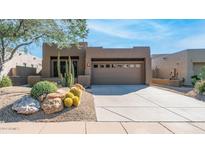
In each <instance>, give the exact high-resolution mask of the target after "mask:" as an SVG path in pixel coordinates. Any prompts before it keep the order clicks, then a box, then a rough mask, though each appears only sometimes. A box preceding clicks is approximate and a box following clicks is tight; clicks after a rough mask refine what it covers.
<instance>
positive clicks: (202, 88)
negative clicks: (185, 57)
mask: <svg viewBox="0 0 205 154" xmlns="http://www.w3.org/2000/svg"><path fill="white" fill-rule="evenodd" d="M195 90H196V91H197V92H198V93H203V92H205V80H202V81H197V82H196V84H195Z"/></svg>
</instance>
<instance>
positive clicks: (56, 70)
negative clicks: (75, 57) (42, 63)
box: [53, 61, 78, 78]
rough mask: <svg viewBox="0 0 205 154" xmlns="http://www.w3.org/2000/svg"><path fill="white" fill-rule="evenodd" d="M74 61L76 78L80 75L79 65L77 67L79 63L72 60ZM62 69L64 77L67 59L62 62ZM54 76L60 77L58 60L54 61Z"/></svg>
mask: <svg viewBox="0 0 205 154" xmlns="http://www.w3.org/2000/svg"><path fill="white" fill-rule="evenodd" d="M72 62H73V66H74V76H75V78H76V77H77V75H78V67H77V66H78V65H77V61H72ZM60 71H61V73H62V75H63V77H64V76H65V73H66V62H65V61H61V62H60ZM53 77H58V69H57V61H53Z"/></svg>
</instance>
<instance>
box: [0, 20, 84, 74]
mask: <svg viewBox="0 0 205 154" xmlns="http://www.w3.org/2000/svg"><path fill="white" fill-rule="evenodd" d="M87 34H88V29H87V25H86V20H83V19H63V20H60V19H59V20H51V19H46V20H44V19H41V20H36V19H15V20H13V19H1V20H0V71H1V69H2V66H3V64H4V63H6V62H7V61H9V60H10V59H12V57H13V56H14V54H15V53H16V52H17V51H18V50H19V49H20V48H25V47H28V45H30V44H32V43H35V44H38V45H39V43H42V42H46V43H48V44H56V45H57V46H58V48H63V47H68V46H69V45H70V44H77V42H78V41H79V40H81V39H84V38H86V36H87Z"/></svg>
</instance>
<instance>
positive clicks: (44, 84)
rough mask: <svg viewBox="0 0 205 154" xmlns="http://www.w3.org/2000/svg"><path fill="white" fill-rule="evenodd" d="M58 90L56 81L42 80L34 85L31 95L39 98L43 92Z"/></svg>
mask: <svg viewBox="0 0 205 154" xmlns="http://www.w3.org/2000/svg"><path fill="white" fill-rule="evenodd" d="M56 91H57V86H56V84H55V83H53V82H49V81H40V82H38V83H36V84H35V85H34V86H33V87H32V89H31V96H32V97H34V98H36V99H37V98H38V97H39V96H41V95H43V94H49V93H52V92H56Z"/></svg>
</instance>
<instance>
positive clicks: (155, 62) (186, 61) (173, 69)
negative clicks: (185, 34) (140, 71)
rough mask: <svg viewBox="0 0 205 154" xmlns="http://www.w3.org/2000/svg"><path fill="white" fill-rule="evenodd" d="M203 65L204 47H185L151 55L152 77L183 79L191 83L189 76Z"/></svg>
mask: <svg viewBox="0 0 205 154" xmlns="http://www.w3.org/2000/svg"><path fill="white" fill-rule="evenodd" d="M204 65H205V49H187V50H183V51H180V52H177V53H173V54H163V55H153V56H152V70H153V77H154V78H161V79H179V80H184V84H185V85H191V76H193V75H197V74H198V73H199V71H200V69H201V68H202V66H204Z"/></svg>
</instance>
